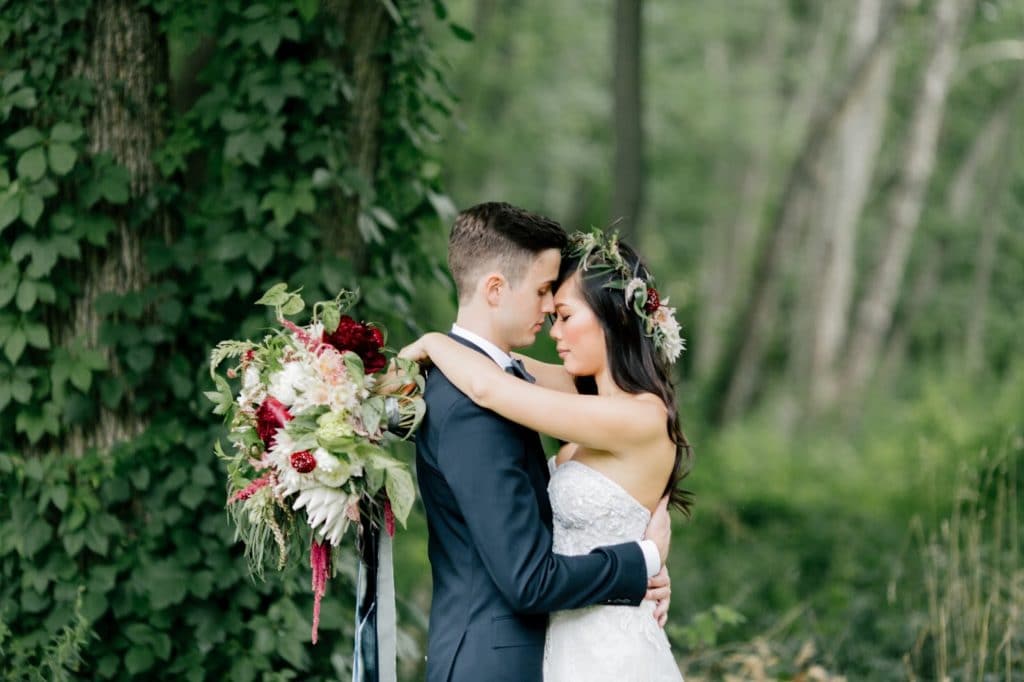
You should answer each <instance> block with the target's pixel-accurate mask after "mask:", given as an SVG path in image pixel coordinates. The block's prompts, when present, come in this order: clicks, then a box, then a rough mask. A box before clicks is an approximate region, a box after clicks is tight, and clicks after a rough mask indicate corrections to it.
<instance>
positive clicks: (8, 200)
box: [0, 189, 21, 233]
mask: <svg viewBox="0 0 1024 682" xmlns="http://www.w3.org/2000/svg"><path fill="white" fill-rule="evenodd" d="M19 215H21V201H20V197H19V196H18V194H17V193H16V192H12V191H11V190H10V189H8V190H7V191H6V192H3V193H0V233H2V232H3V231H4V229H5V228H6V227H7V226H8V225H10V224H11V223H13V222H14V221H15V220H17V219H18V216H19Z"/></svg>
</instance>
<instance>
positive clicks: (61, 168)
mask: <svg viewBox="0 0 1024 682" xmlns="http://www.w3.org/2000/svg"><path fill="white" fill-rule="evenodd" d="M77 158H78V152H76V151H75V149H74V147H72V146H71V145H67V144H63V143H60V142H55V143H53V144H51V145H50V149H49V159H50V168H51V169H53V172H54V173H56V174H57V175H67V174H68V173H69V172H70V171H71V169H72V168H74V167H75V159H77Z"/></svg>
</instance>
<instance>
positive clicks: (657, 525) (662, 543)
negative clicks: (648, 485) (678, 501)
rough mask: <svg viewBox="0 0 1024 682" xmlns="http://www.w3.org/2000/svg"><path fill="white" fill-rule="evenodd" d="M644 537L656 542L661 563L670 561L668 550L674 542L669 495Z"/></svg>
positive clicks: (661, 504)
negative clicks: (669, 513)
mask: <svg viewBox="0 0 1024 682" xmlns="http://www.w3.org/2000/svg"><path fill="white" fill-rule="evenodd" d="M644 537H646V538H647V539H648V540H651V541H652V542H654V544H655V545H656V546H657V547H658V554H659V555H660V556H661V563H662V564H664V563H665V562H666V561H668V548H669V544H670V543H671V542H672V519H671V518H670V517H669V515H668V495H666V496H665V497H663V498H661V502H659V503H658V506H657V508H656V509H655V510H654V514H652V515H651V521H650V523H648V524H647V532H646V533H644Z"/></svg>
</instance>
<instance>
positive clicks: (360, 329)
mask: <svg viewBox="0 0 1024 682" xmlns="http://www.w3.org/2000/svg"><path fill="white" fill-rule="evenodd" d="M324 343H329V344H331V345H332V346H334V347H335V348H336V349H337V350H338V352H340V353H344V352H345V351H350V352H352V353H355V354H356V355H358V356H359V357H360V359H362V361H363V368H364V369H365V370H366V373H367V374H373V373H374V372H379V371H380V370H382V369H384V366H385V365H387V362H388V361H387V358H385V357H384V356H383V355H382V354H381V352H380V349H381V348H382V347H383V346H384V335H383V334H382V333H381V331H380V330H379V329H377V328H376V327H373V326H371V325H368V324H363V323H361V322H356V321H355V320H353V319H352V318H351V317H349V316H348V315H343V316H342V318H341V322H339V323H338V328H337V329H335V330H334V331H333V332H332V333H330V334H328V333H326V332H324Z"/></svg>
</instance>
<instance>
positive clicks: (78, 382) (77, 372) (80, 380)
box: [68, 364, 92, 393]
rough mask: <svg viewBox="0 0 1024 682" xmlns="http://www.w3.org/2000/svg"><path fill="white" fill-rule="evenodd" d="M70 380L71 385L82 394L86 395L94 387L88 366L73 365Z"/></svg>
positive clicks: (69, 375)
mask: <svg viewBox="0 0 1024 682" xmlns="http://www.w3.org/2000/svg"><path fill="white" fill-rule="evenodd" d="M68 378H69V379H71V384H72V385H73V386H74V387H75V388H77V389H78V390H79V391H81V392H82V393H86V392H87V391H88V390H89V387H90V386H92V372H90V371H89V368H88V367H87V366H86V365H83V364H75V365H72V366H71V368H70V370H69V374H68Z"/></svg>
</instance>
